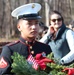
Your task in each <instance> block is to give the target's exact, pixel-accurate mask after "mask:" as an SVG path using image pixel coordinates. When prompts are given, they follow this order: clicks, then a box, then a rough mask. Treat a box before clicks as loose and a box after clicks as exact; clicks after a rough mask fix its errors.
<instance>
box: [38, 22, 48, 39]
mask: <svg viewBox="0 0 74 75" xmlns="http://www.w3.org/2000/svg"><path fill="white" fill-rule="evenodd" d="M47 30H48V27H47V26H46V25H45V24H44V23H43V22H39V33H38V36H37V40H40V39H41V38H42V37H43V36H44V35H45V34H46V33H47Z"/></svg>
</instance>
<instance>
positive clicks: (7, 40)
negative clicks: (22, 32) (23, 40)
mask: <svg viewBox="0 0 74 75" xmlns="http://www.w3.org/2000/svg"><path fill="white" fill-rule="evenodd" d="M16 40H18V38H13V39H5V38H0V42H12V41H16Z"/></svg>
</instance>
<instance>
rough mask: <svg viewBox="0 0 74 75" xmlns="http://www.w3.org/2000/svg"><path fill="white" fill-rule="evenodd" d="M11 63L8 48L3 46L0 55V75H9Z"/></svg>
mask: <svg viewBox="0 0 74 75" xmlns="http://www.w3.org/2000/svg"><path fill="white" fill-rule="evenodd" d="M10 63H11V52H10V49H9V48H8V46H4V47H3V49H2V53H1V55H0V75H3V74H9V72H10V69H11V68H10V65H11V64H10Z"/></svg>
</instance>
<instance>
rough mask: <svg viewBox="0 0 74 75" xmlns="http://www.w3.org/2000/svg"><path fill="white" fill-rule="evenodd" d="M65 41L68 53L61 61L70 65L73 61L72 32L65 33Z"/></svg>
mask: <svg viewBox="0 0 74 75" xmlns="http://www.w3.org/2000/svg"><path fill="white" fill-rule="evenodd" d="M66 39H67V43H68V46H69V48H70V52H69V53H68V54H67V55H66V56H64V57H63V58H62V59H61V60H64V63H70V62H72V61H73V60H74V32H73V31H72V30H68V31H67V33H66Z"/></svg>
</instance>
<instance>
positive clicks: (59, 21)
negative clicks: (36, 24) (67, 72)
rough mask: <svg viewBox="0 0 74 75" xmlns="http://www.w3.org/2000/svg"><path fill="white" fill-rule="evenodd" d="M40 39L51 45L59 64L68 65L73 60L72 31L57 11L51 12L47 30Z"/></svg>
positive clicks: (73, 38) (73, 44)
mask: <svg viewBox="0 0 74 75" xmlns="http://www.w3.org/2000/svg"><path fill="white" fill-rule="evenodd" d="M40 41H41V42H43V43H46V44H48V45H49V46H50V47H51V49H52V52H53V54H54V58H55V59H56V60H57V61H58V63H59V64H63V65H68V64H71V63H72V62H73V61H74V32H73V31H72V30H70V29H69V28H67V27H66V26H65V24H64V20H63V17H62V15H61V14H60V13H59V12H58V11H52V12H51V14H50V26H49V30H48V32H47V34H46V35H45V36H44V37H43V38H42V39H41V40H40Z"/></svg>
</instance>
